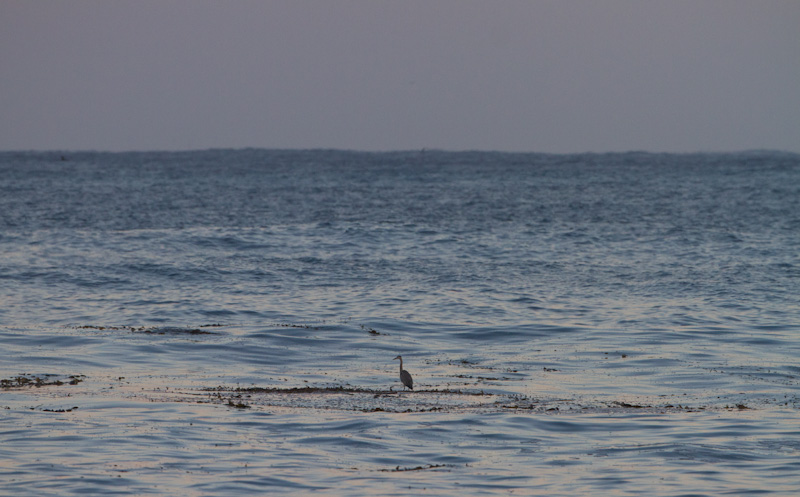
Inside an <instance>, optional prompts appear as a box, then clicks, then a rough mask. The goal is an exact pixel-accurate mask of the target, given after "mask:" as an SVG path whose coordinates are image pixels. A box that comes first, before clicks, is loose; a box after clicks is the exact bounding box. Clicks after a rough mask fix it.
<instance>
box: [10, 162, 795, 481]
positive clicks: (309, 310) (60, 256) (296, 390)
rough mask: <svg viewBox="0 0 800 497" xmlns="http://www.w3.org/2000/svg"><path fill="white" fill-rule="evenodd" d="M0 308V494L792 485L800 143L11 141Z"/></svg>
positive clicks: (793, 473) (793, 474)
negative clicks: (786, 148)
mask: <svg viewBox="0 0 800 497" xmlns="http://www.w3.org/2000/svg"><path fill="white" fill-rule="evenodd" d="M62 156H63V159H64V160H62ZM0 302H2V303H1V304H0V378H1V379H3V380H4V381H3V386H2V388H1V389H0V420H1V421H2V424H0V493H2V494H3V495H36V496H43V495H58V496H61V495H190V496H191V495H196V496H207V495H264V494H273V493H297V494H304V493H311V492H314V493H317V494H321V495H329V494H330V495H420V494H441V495H452V494H454V493H456V492H458V493H459V494H466V495H492V494H499V495H507V494H514V495H529V494H541V495H565V496H574V495H590V494H591V495H644V494H647V495H722V494H732V495H746V494H758V495H796V492H797V491H799V490H800V307H799V306H798V302H800V156H797V155H791V154H781V153H773V152H752V153H743V154H691V155H666V154H647V153H628V154H604V155H595V154H586V155H558V156H553V155H538V154H502V153H478V152H469V153H449V152H436V151H433V152H430V151H429V152H413V153H412V152H409V153H355V152H342V151H265V150H214V151H200V152H184V153H119V154H106V153H60V152H59V153H55V152H53V153H0ZM398 354H402V355H403V358H404V367H405V368H406V369H408V370H409V371H410V372H411V374H412V375H413V376H414V387H415V391H414V392H404V393H403V392H398V391H400V390H402V385H401V384H400V381H399V378H398V362H397V361H393V360H392V358H393V357H395V356H396V355H398ZM37 383H38V386H37ZM59 383H61V384H59Z"/></svg>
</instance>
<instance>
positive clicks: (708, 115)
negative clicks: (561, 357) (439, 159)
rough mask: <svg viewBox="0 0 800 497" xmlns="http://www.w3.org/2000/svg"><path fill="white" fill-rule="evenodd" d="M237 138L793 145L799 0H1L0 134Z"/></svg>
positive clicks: (120, 140) (127, 139)
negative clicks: (55, 0) (53, 0)
mask: <svg viewBox="0 0 800 497" xmlns="http://www.w3.org/2000/svg"><path fill="white" fill-rule="evenodd" d="M247 146H250V147H270V148H272V147H278V148H317V147H333V148H347V149H363V150H397V149H417V148H423V147H428V148H443V149H451V150H462V149H487V150H512V151H537V152H584V151H595V152H604V151H625V150H649V151H673V152H687V151H728V150H743V149H753V148H772V149H782V150H790V151H797V152H800V1H798V0H646V1H644V0H630V1H628V0H607V1H603V0H590V1H578V0H575V1H573V0H552V1H532V0H531V1H522V0H481V1H469V0H396V1H380V0H285V1H278V0H276V1H268V0H267V1H241V0H239V1H225V2H223V1H198V0H191V1H179V0H169V1H165V0H155V1H149V0H136V1H105V0H103V1H84V0H77V1H58V2H50V1H47V2H45V1H29V0H21V1H17V0H2V1H0V149H4V150H9V149H13V150H19V149H69V150H76V149H95V150H153V149H194V148H210V147H247Z"/></svg>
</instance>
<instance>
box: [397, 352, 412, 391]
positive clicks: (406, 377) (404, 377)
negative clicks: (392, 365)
mask: <svg viewBox="0 0 800 497" xmlns="http://www.w3.org/2000/svg"><path fill="white" fill-rule="evenodd" d="M395 359H400V381H402V382H403V390H405V387H408V388H410V389H411V390H414V380H412V379H411V374H409V372H408V371H406V370H405V369H403V356H397V357H395V358H394V359H392V360H393V361H394V360H395Z"/></svg>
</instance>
